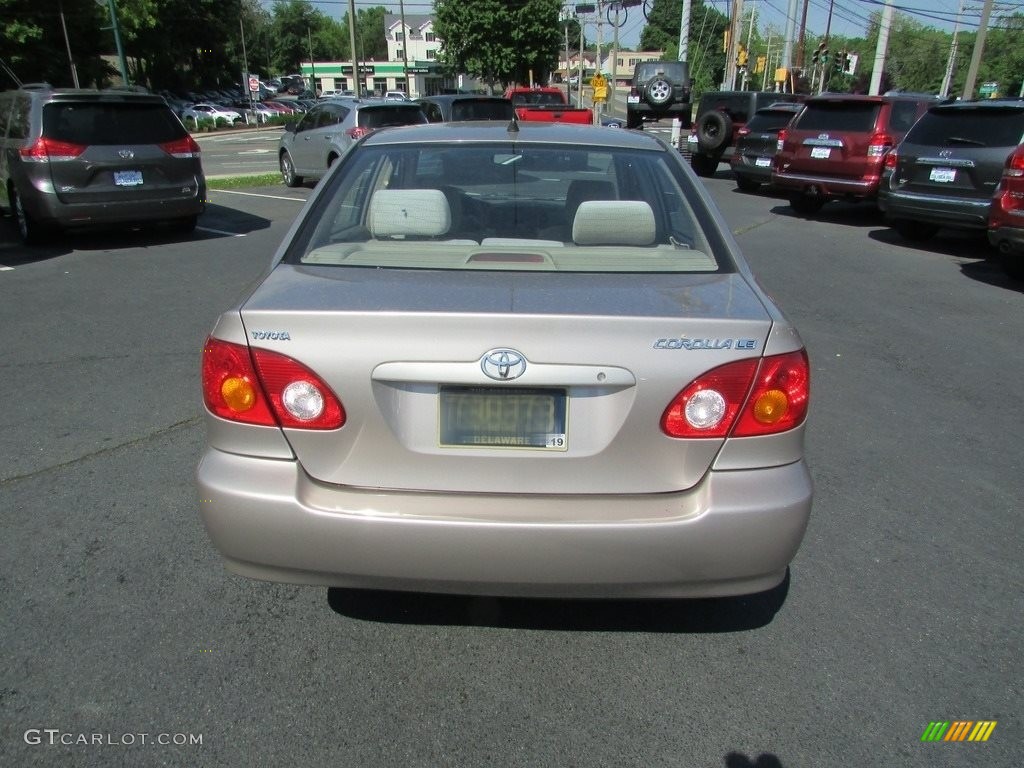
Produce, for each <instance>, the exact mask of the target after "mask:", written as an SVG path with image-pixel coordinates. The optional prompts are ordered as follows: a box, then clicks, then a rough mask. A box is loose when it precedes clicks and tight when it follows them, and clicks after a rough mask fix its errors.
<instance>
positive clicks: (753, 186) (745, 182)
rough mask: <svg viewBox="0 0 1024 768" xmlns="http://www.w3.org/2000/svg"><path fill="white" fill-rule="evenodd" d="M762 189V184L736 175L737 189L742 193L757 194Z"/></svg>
mask: <svg viewBox="0 0 1024 768" xmlns="http://www.w3.org/2000/svg"><path fill="white" fill-rule="evenodd" d="M760 188H761V184H760V182H757V181H754V180H753V179H748V178H747V177H746V176H740V175H739V174H737V175H736V189H738V190H739V191H740V192H757V190H759V189H760Z"/></svg>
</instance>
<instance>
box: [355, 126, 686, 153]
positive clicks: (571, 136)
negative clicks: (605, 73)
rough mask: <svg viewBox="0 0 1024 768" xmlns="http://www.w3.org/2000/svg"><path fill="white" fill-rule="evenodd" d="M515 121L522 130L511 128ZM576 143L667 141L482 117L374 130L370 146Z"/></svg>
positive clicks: (649, 145)
mask: <svg viewBox="0 0 1024 768" xmlns="http://www.w3.org/2000/svg"><path fill="white" fill-rule="evenodd" d="M512 123H515V124H516V125H517V126H518V128H519V130H518V131H516V132H510V131H509V130H508V128H509V126H510V125H511V124H512ZM507 141H517V142H525V143H531V144H534V143H538V144H573V145H579V146H589V147H607V148H609V149H612V148H623V149H646V150H665V149H667V145H666V144H664V142H662V141H661V140H659V139H657V138H655V137H654V136H652V135H650V134H645V133H643V132H641V131H609V130H608V129H607V128H605V127H604V126H601V125H578V124H572V123H547V122H541V121H536V122H534V121H515V120H513V121H510V122H507V123H506V122H505V121H504V120H481V121H467V122H455V123H427V124H423V125H415V126H401V127H394V128H388V129H387V130H384V131H378V132H376V133H374V134H371V135H370V137H369V138H368V139H367V140H366V144H367V145H368V146H373V145H378V144H379V145H384V144H404V143H415V144H420V143H430V142H439V143H452V142H507Z"/></svg>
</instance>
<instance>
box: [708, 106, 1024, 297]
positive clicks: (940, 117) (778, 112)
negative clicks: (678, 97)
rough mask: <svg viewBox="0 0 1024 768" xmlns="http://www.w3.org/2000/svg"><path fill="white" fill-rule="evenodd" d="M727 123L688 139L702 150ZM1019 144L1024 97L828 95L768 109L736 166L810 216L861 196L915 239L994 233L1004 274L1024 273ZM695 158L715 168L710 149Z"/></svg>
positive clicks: (751, 182)
mask: <svg viewBox="0 0 1024 768" xmlns="http://www.w3.org/2000/svg"><path fill="white" fill-rule="evenodd" d="M721 118H724V119H726V120H728V125H727V127H730V128H731V127H732V126H734V125H735V123H732V121H731V119H730V118H729V116H728V115H727V114H724V113H723V114H722V115H721ZM721 122H722V119H719V121H718V122H716V121H715V120H714V119H712V118H707V119H702V118H700V117H699V118H698V120H697V122H696V124H695V126H694V132H693V135H694V136H696V141H695V142H693V141H691V142H690V143H691V144H696V145H697V146H698V147H701V146H703V143H704V142H705V136H704V133H703V132H706V131H708V129H709V128H716V129H721V125H720V124H719V123H721ZM1022 142H1024V100H1021V99H987V100H979V101H941V100H940V99H939V98H937V97H935V96H931V95H927V94H907V93H898V92H896V93H888V94H885V95H882V96H858V95H849V94H822V95H819V96H815V97H811V98H808V99H807V100H806V101H805V102H804V103H802V104H785V103H775V104H767V105H765V106H762V107H761V108H760V109H758V110H757V111H756V112H755V113H754V114H753V116H752V117H751V118H750V121H749V122H748V123H746V124H745V125H744V126H743V127H741V128H740V129H738V130H737V131H736V134H735V148H734V150H733V151H732V153H731V157H730V159H729V162H730V167H731V169H732V171H733V173H734V175H735V177H736V185H737V187H738V188H739V189H740V190H742V191H746V192H750V191H754V190H755V189H757V188H758V187H760V186H761V185H762V184H771V185H772V186H773V187H774V188H775V189H777V190H779V191H780V192H782V193H783V194H785V195H786V196H787V197H788V199H789V204H790V206H791V207H792V208H793V210H794V211H796V212H798V213H800V214H802V215H804V216H812V215H814V214H815V213H817V212H818V211H819V210H821V208H822V207H823V206H824V205H826V204H827V203H828V202H829V201H831V200H846V201H864V202H868V203H870V204H873V205H877V206H878V208H879V209H880V210H881V211H882V212H883V213H884V214H885V217H886V221H887V222H888V224H889V225H890V226H891V227H892V228H893V229H895V230H896V231H897V232H898V233H899V234H900V235H901V236H902V237H904V238H906V239H908V240H912V241H915V242H923V241H926V240H928V239H929V238H931V237H933V236H934V235H935V234H936V233H938V232H939V230H941V229H956V230H966V231H977V232H979V233H987V234H988V238H989V241H990V242H991V243H992V245H993V246H995V247H996V248H997V249H998V251H999V257H1000V261H1001V262H1002V264H1003V266H1004V268H1005V269H1006V271H1007V273H1008V274H1009V275H1011V276H1012V277H1015V278H1018V279H1024V255H1022V251H1024V144H1022ZM722 143H725V142H724V141H723V142H722ZM691 163H692V164H693V167H694V170H695V171H696V172H697V173H698V174H699V175H707V172H708V170H709V168H708V167H707V165H708V163H707V161H706V160H705V159H704V157H703V156H702V155H700V154H698V153H693V154H692V156H691ZM714 164H715V165H717V160H716V161H715V162H714ZM711 170H712V172H713V166H712V169H711Z"/></svg>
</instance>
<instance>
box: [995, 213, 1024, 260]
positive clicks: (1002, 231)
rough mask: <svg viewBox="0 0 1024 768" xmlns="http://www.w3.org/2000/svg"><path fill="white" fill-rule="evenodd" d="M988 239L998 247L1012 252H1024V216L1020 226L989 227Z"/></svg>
mask: <svg viewBox="0 0 1024 768" xmlns="http://www.w3.org/2000/svg"><path fill="white" fill-rule="evenodd" d="M988 241H989V243H990V244H991V245H993V246H995V247H996V248H1000V249H1002V250H1005V251H1007V252H1010V253H1017V254H1019V253H1021V252H1024V218H1022V220H1021V223H1020V226H1018V227H1012V226H1003V227H989V230H988Z"/></svg>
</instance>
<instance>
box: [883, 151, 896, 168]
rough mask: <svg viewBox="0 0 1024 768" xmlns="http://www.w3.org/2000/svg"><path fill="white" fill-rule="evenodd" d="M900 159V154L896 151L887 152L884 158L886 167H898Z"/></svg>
mask: <svg viewBox="0 0 1024 768" xmlns="http://www.w3.org/2000/svg"><path fill="white" fill-rule="evenodd" d="M898 159H899V155H897V154H896V152H895V151H893V152H887V153H886V155H885V160H883V163H884V164H885V167H886V168H888V169H889V170H892V169H893V168H895V167H896V161H897V160H898Z"/></svg>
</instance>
